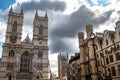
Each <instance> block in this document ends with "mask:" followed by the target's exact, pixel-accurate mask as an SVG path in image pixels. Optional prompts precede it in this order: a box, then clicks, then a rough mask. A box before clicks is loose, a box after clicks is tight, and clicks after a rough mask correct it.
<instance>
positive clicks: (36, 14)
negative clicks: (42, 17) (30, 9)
mask: <svg viewBox="0 0 120 80" xmlns="http://www.w3.org/2000/svg"><path fill="white" fill-rule="evenodd" d="M35 16H36V17H37V16H38V12H37V9H36V13H35Z"/></svg>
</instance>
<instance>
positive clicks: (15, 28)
mask: <svg viewBox="0 0 120 80" xmlns="http://www.w3.org/2000/svg"><path fill="white" fill-rule="evenodd" d="M12 32H17V22H16V21H15V22H14V24H13V28H12Z"/></svg>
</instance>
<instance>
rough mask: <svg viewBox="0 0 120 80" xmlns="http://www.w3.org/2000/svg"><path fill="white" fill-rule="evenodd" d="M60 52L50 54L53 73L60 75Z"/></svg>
mask: <svg viewBox="0 0 120 80" xmlns="http://www.w3.org/2000/svg"><path fill="white" fill-rule="evenodd" d="M58 54H59V53H54V54H51V53H50V54H49V62H50V68H51V71H52V73H55V74H56V75H58V73H57V72H58Z"/></svg>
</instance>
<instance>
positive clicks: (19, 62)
mask: <svg viewBox="0 0 120 80" xmlns="http://www.w3.org/2000/svg"><path fill="white" fill-rule="evenodd" d="M23 19H24V12H23V8H22V9H21V12H20V13H14V12H13V10H12V7H11V8H10V11H9V14H8V22H7V30H6V36H5V43H4V44H3V52H2V57H1V63H0V80H36V79H37V80H49V79H50V66H49V60H48V50H49V48H48V17H47V12H46V14H45V16H44V17H41V16H38V13H37V11H36V14H35V17H34V21H33V39H32V40H30V38H29V36H28V35H27V36H26V38H25V39H24V40H23V41H21V38H22V27H23ZM28 29H29V28H28Z"/></svg>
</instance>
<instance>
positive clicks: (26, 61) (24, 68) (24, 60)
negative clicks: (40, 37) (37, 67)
mask: <svg viewBox="0 0 120 80" xmlns="http://www.w3.org/2000/svg"><path fill="white" fill-rule="evenodd" d="M29 67H30V55H29V52H28V51H26V52H24V53H23V54H22V56H21V62H20V72H29V69H30V68H29Z"/></svg>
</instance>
